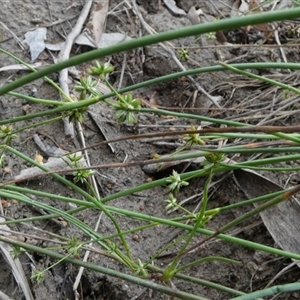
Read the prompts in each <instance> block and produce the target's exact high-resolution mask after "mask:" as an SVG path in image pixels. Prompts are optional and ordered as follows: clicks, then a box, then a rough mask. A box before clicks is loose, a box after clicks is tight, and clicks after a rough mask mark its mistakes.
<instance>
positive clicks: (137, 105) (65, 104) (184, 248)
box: [0, 8, 300, 299]
mask: <svg viewBox="0 0 300 300" xmlns="http://www.w3.org/2000/svg"><path fill="white" fill-rule="evenodd" d="M299 13H300V9H299V8H297V9H294V10H287V11H284V12H271V13H265V14H257V15H252V16H247V17H243V18H232V19H230V20H220V21H215V22H212V23H209V24H201V25H197V26H193V27H189V28H184V29H180V30H176V31H172V32H166V33H161V34H158V35H156V36H149V37H144V38H141V39H137V40H133V41H130V42H124V43H121V44H119V45H116V46H113V47H110V48H106V49H103V50H95V51H92V52H90V53H85V54H82V55H79V56H76V57H73V58H71V59H69V60H68V61H65V62H61V63H59V64H56V65H53V66H50V67H47V68H45V69H43V70H40V71H35V70H32V71H33V72H32V73H31V74H30V75H27V76H24V77H22V78H20V79H18V80H16V81H14V82H12V83H9V84H7V85H5V86H3V87H1V88H0V96H1V95H2V96H3V95H12V96H14V97H19V98H21V99H25V100H26V101H28V102H33V103H38V104H40V105H45V106H48V105H49V104H50V105H52V106H54V108H53V109H45V110H43V111H41V112H39V113H34V114H28V115H26V116H15V117H14V118H12V119H9V120H1V121H0V125H1V127H0V139H1V144H0V151H1V152H0V166H1V167H2V168H3V167H4V166H5V154H6V153H7V152H9V153H11V154H13V155H15V156H18V157H19V158H20V159H22V160H24V161H25V162H26V163H28V164H30V165H32V166H36V167H38V168H40V169H41V170H43V171H44V172H45V174H46V173H47V172H49V171H50V170H49V169H47V168H46V167H45V166H43V165H41V164H40V163H38V162H36V161H34V160H33V159H31V158H30V157H28V156H26V155H25V154H23V153H21V152H20V151H18V150H17V148H16V147H13V146H12V141H13V139H14V138H15V137H16V136H17V135H18V134H20V133H21V132H22V131H23V130H26V129H29V128H33V127H39V126H41V125H42V124H45V123H51V122H54V121H57V120H60V119H62V118H65V117H68V118H69V120H70V122H80V123H81V122H83V121H84V118H85V114H86V111H87V109H88V107H89V106H90V105H92V104H94V103H97V102H99V101H103V102H105V103H106V104H107V105H109V106H111V107H112V109H114V110H115V117H116V119H117V120H118V122H120V123H122V122H127V123H135V122H136V121H137V115H138V114H142V113H146V112H147V113H149V112H150V113H155V114H160V115H170V116H177V117H180V118H190V119H196V120H201V121H209V122H211V123H213V124H215V125H220V124H224V125H227V126H229V127H230V128H229V129H228V130H227V132H226V131H224V130H221V129H213V130H211V131H209V130H206V131H205V130H197V129H195V128H191V129H190V130H189V131H187V132H184V134H185V136H184V137H185V138H184V140H185V145H184V147H182V149H180V150H179V151H176V153H173V155H170V159H169V160H181V159H194V158H195V157H203V163H202V165H201V167H200V166H199V169H198V170H195V171H189V172H184V173H182V174H179V173H176V172H175V171H174V172H173V174H172V175H171V176H169V177H167V178H163V179H159V180H155V181H153V182H148V183H144V184H141V185H139V186H135V187H133V188H128V189H126V190H124V191H120V192H118V193H114V194H112V195H109V196H107V197H104V198H102V199H100V198H99V197H97V196H96V195H97V193H96V192H95V191H94V190H93V186H92V185H90V184H89V180H88V179H89V177H90V176H91V175H92V174H93V171H92V168H90V169H88V170H86V169H85V168H82V165H80V164H79V163H78V161H79V160H80V157H78V156H74V155H73V156H72V155H71V156H69V159H70V160H71V161H72V163H71V166H72V167H73V168H76V170H74V173H73V174H74V182H71V181H69V180H67V179H66V178H64V177H63V176H62V175H61V174H59V172H56V173H53V172H50V173H49V174H48V175H47V176H52V177H53V178H54V179H55V180H57V181H59V182H61V183H62V184H63V185H65V186H66V187H68V188H70V189H72V190H73V191H74V192H76V194H77V196H76V197H64V196H61V195H59V194H51V193H46V192H41V191H37V190H34V189H30V188H26V187H22V186H17V185H14V184H12V183H3V184H1V188H0V196H1V197H3V198H6V199H15V200H18V201H20V202H22V203H25V204H30V205H32V206H35V207H38V208H41V209H44V210H45V211H47V212H48V213H49V214H48V215H47V216H42V217H33V218H31V219H30V221H35V220H41V219H50V218H54V217H61V218H62V219H64V220H66V221H67V222H68V223H69V224H72V225H73V226H75V227H77V228H78V230H80V231H81V232H83V233H84V234H85V235H86V236H88V237H89V241H88V242H86V241H79V240H78V239H77V238H75V237H72V238H70V239H66V238H63V237H60V238H61V242H60V244H59V245H58V247H57V248H52V249H47V248H42V247H37V246H35V245H32V244H30V243H23V242H20V241H17V240H14V239H10V238H8V237H4V236H2V235H1V236H0V240H1V241H4V242H8V243H10V244H12V245H14V246H15V249H16V252H15V254H16V255H18V254H19V253H20V249H25V250H26V251H33V252H38V253H42V254H45V255H47V256H49V257H52V258H54V259H56V262H55V263H54V264H53V265H52V266H51V267H53V266H54V265H56V264H58V263H60V262H62V261H65V262H69V263H72V264H74V265H77V266H84V267H86V268H88V269H92V270H96V271H98V272H101V273H104V274H108V275H111V276H115V277H118V278H122V279H124V280H127V281H129V282H134V283H138V284H140V285H142V286H145V287H149V288H151V289H155V290H157V291H160V292H162V293H166V294H169V295H172V296H175V297H178V298H181V299H203V298H202V297H201V296H199V295H193V294H191V293H187V292H183V291H180V290H173V289H171V288H169V287H167V286H165V285H164V284H163V282H168V281H170V280H172V279H173V278H175V277H176V278H178V279H179V280H188V281H190V282H194V283H197V284H199V285H204V286H208V287H210V288H212V289H218V290H220V291H223V292H226V293H229V294H231V295H233V296H239V297H238V298H237V299H254V298H251V297H252V296H253V297H254V296H255V297H262V296H265V295H271V294H272V293H274V292H278V291H282V292H286V291H292V290H296V289H299V288H300V287H299V284H292V285H286V286H284V287H280V288H277V289H276V288H275V287H273V288H272V289H265V290H262V291H259V292H256V294H253V295H252V296H251V295H250V298H249V295H244V293H243V292H241V291H238V290H234V289H231V288H228V287H225V286H222V285H219V284H215V283H213V282H209V281H205V280H200V279H198V278H195V277H193V276H188V275H185V271H186V270H187V269H189V268H191V267H192V266H195V265H199V264H202V263H204V262H209V261H216V262H218V261H222V262H226V263H230V264H233V263H234V264H236V263H239V262H238V261H235V260H233V259H231V258H228V257H219V256H214V255H211V256H208V257H205V258H202V259H195V260H194V261H192V262H191V263H188V264H185V265H181V264H180V263H181V262H182V257H183V256H184V255H185V254H187V253H188V252H190V251H191V250H192V249H193V248H195V246H193V247H192V246H191V242H192V240H193V239H194V238H195V236H196V234H197V233H201V234H204V235H207V236H208V237H207V238H206V239H204V240H203V241H201V242H200V243H198V244H197V245H196V246H197V247H198V246H200V245H201V244H203V243H204V242H206V241H207V240H209V239H211V238H213V237H216V238H221V239H223V240H225V241H228V242H230V243H236V244H240V245H243V246H244V247H248V248H252V249H259V250H263V251H267V252H269V253H273V254H275V255H280V256H283V257H289V258H293V259H297V260H299V259H300V255H299V254H296V253H289V252H286V251H283V250H279V249H275V248H272V247H267V246H265V245H261V244H256V243H253V242H249V241H246V240H243V239H240V238H235V237H232V236H229V235H226V231H227V230H228V229H230V228H232V227H233V226H236V225H237V224H239V223H241V222H243V221H245V220H247V219H248V218H250V217H252V216H253V215H256V214H258V213H259V212H261V211H263V210H265V209H268V208H269V207H272V206H273V205H276V204H277V203H279V202H281V201H286V200H287V199H288V198H289V197H291V196H292V195H294V194H295V193H297V192H298V191H299V186H297V187H295V188H293V189H286V190H283V191H280V192H277V193H272V194H267V195H264V196H262V197H260V198H259V199H250V200H248V201H244V202H241V203H239V204H238V205H229V206H225V207H215V208H213V209H208V208H207V205H208V201H209V197H208V195H209V184H210V183H211V181H212V179H213V177H214V176H215V175H216V174H219V173H222V172H228V171H231V170H233V169H238V168H246V169H255V170H273V171H279V172H281V171H286V172H287V171H293V170H298V168H297V167H294V168H291V167H286V168H285V167H277V164H278V163H281V164H282V163H285V162H290V161H296V160H299V158H300V154H298V152H299V147H298V144H299V142H300V135H299V134H295V133H292V132H293V131H292V132H291V133H289V132H287V130H285V133H283V132H273V131H272V129H269V130H267V128H265V127H264V128H258V130H257V128H256V127H255V126H249V125H248V124H245V123H242V122H236V121H229V120H225V119H214V118H209V117H204V116H199V115H194V114H186V113H177V112H172V111H168V110H163V109H149V108H142V107H141V101H140V100H139V99H135V98H134V97H133V96H132V94H130V93H129V92H130V91H134V90H136V89H138V88H141V87H145V86H149V85H151V84H154V83H157V82H162V81H165V80H172V79H174V78H178V77H180V76H183V75H192V74H199V73H205V72H211V71H214V72H216V71H221V70H223V71H224V70H230V71H231V72H237V73H240V74H243V75H244V76H250V77H255V78H256V79H259V80H262V81H264V82H267V83H269V84H272V85H276V86H278V87H280V88H282V89H284V90H288V91H290V92H294V93H296V94H299V93H300V91H299V90H298V89H297V88H295V87H292V86H289V85H286V84H282V83H280V82H277V81H274V80H269V79H267V78H265V77H261V76H257V75H253V74H252V73H250V72H246V71H242V70H244V69H256V68H260V69H262V68H286V69H300V66H299V64H290V63H289V64H283V63H254V64H235V65H227V64H223V63H221V64H219V65H216V66H211V67H206V68H198V69H194V70H188V71H186V72H179V73H174V74H170V75H167V76H163V77H161V78H156V79H153V80H149V81H145V82H142V83H140V84H136V85H132V86H130V87H127V88H124V89H121V90H119V91H117V90H116V89H115V88H114V87H113V86H112V85H111V84H110V83H109V81H108V80H106V76H105V75H106V74H108V73H110V72H112V71H113V68H112V67H111V66H110V65H109V64H103V65H101V64H99V63H96V64H95V66H93V67H92V68H91V69H90V70H88V75H87V76H86V77H84V78H82V79H81V80H80V82H78V85H77V86H76V88H75V89H76V91H77V93H78V94H77V95H76V96H75V97H65V98H64V101H62V102H59V101H55V100H49V99H36V98H34V97H30V96H27V95H23V94H20V93H16V92H13V90H14V89H16V88H18V87H21V86H23V85H25V84H28V83H30V82H32V81H33V80H36V79H38V78H42V77H44V76H46V75H49V74H51V73H53V72H56V71H58V70H61V69H63V68H66V67H70V66H73V65H76V64H80V63H83V62H85V61H89V60H93V59H95V58H100V57H104V56H108V55H112V54H114V53H117V52H121V51H126V50H129V49H134V48H136V47H141V46H145V45H149V44H154V43H158V42H161V41H166V40H171V39H175V38H180V37H183V36H189V35H199V34H205V33H210V32H215V31H218V30H221V29H230V28H234V27H241V26H245V25H249V24H260V23H262V22H269V21H273V20H284V19H287V18H295V17H298V16H299ZM1 52H2V53H5V54H7V55H10V56H11V57H13V58H14V59H16V60H18V59H17V58H16V57H14V56H12V55H11V54H9V53H7V52H5V51H4V50H1ZM181 55H182V56H184V57H185V59H188V55H187V53H181ZM18 61H19V62H20V60H18ZM47 80H48V79H47ZM99 80H101V81H102V82H104V83H105V84H106V85H107V86H108V87H109V88H110V90H111V93H110V94H107V95H102V94H101V93H100V92H99V91H98V90H97V88H96V86H97V81H99ZM50 83H51V84H53V85H54V86H55V87H56V88H57V89H58V91H59V92H60V93H63V92H62V91H61V90H60V88H59V87H58V86H57V85H56V84H55V83H53V82H51V81H50ZM112 97H114V98H113V99H111V98H112ZM38 117H44V118H48V119H46V120H44V121H39V122H35V123H34V124H32V125H29V126H26V127H21V128H18V129H14V124H15V123H18V122H21V121H24V120H35V119H36V118H38ZM245 127H246V129H247V131H246V130H243V128H244V129H245ZM252 130H253V132H254V133H255V134H253V133H249V132H251V131H252ZM257 131H258V132H257ZM169 134H170V135H171V134H172V132H170V133H169ZM228 138H232V139H242V140H244V141H247V140H249V139H254V138H255V139H257V140H262V141H270V140H271V141H272V140H273V141H276V140H278V139H279V138H280V139H282V140H284V141H286V142H287V143H286V145H287V146H286V147H281V148H276V147H268V148H265V147H257V148H253V147H251V148H250V147H247V145H246V144H245V145H242V146H228V147H223V148H220V149H211V148H208V147H206V146H205V144H206V143H208V142H212V143H214V142H215V141H216V140H217V141H221V140H226V139H228ZM291 143H292V144H291ZM194 145H201V150H199V151H196V152H192V153H188V154H186V153H185V152H183V150H186V149H190V148H192V147H193V146H194ZM258 145H259V144H258ZM294 152H295V153H296V154H291V153H294ZM240 153H268V154H269V156H270V157H269V158H266V159H255V160H253V161H248V162H247V161H246V162H238V163H236V164H234V165H233V164H231V163H230V156H232V155H234V154H240ZM275 154H276V155H275ZM228 158H229V159H228ZM154 162H157V163H160V162H162V161H161V160H160V159H159V158H158V159H157V160H156V161H154ZM125 165H126V164H124V166H125ZM193 178H205V184H204V186H203V195H202V205H201V207H200V208H199V210H198V211H196V212H190V211H188V210H187V209H186V208H185V207H183V206H182V205H180V204H178V202H177V199H176V195H178V194H179V193H180V192H181V190H182V188H183V187H184V186H187V185H188V184H189V181H190V180H191V179H193ZM77 182H81V183H83V184H84V185H85V187H86V188H81V187H79V186H78V185H76V183H77ZM157 186H163V187H166V188H167V189H168V192H169V196H168V199H167V200H166V199H165V198H164V199H162V200H165V202H166V210H169V209H174V208H176V209H178V208H179V209H181V211H183V212H184V215H183V216H181V217H177V218H161V217H158V216H149V215H147V214H144V213H141V212H133V211H129V210H126V209H120V208H117V207H114V206H113V205H108V203H110V204H111V203H112V200H114V199H118V198H121V197H124V196H127V195H131V194H133V193H136V192H140V191H144V190H147V189H153V188H154V187H157ZM87 191H88V192H87ZM31 195H34V196H38V197H45V198H47V199H56V200H57V201H62V202H69V203H73V204H76V206H77V208H74V209H70V210H68V211H62V210H59V209H57V208H56V207H54V206H51V205H49V204H45V203H42V202H39V201H35V200H33V199H32V197H31ZM82 199H84V200H82ZM266 199H267V200H268V201H267V202H266V203H264V204H262V205H261V206H259V207H257V208H255V209H251V211H250V212H249V213H246V214H244V215H242V216H241V217H239V218H237V219H235V220H234V221H232V222H230V223H228V224H226V225H225V226H223V227H222V228H220V229H219V230H217V231H215V232H212V231H210V230H208V229H206V226H207V224H209V223H210V222H214V217H215V216H217V215H219V214H222V213H223V212H224V211H226V210H231V209H234V208H236V207H237V206H246V205H249V204H251V203H254V202H257V201H259V200H260V201H262V200H266ZM90 209H98V210H99V211H102V212H103V213H104V214H105V215H106V216H107V217H108V218H109V219H110V221H111V222H112V224H113V225H114V228H115V232H114V233H113V234H110V235H103V234H100V233H99V232H97V231H95V230H94V229H92V228H91V227H90V226H88V225H87V224H85V223H84V222H82V221H81V220H79V219H78V218H76V216H75V213H76V212H79V211H83V210H90ZM116 215H121V216H123V217H124V218H128V219H138V220H140V221H141V222H142V224H144V225H140V226H139V227H136V228H132V229H129V230H123V229H122V226H121V224H119V222H118V220H117V218H116V217H115V216H116ZM187 220H189V225H187V224H186V223H185V221H187ZM26 221H27V220H26V219H22V220H12V221H7V222H5V223H6V224H14V223H20V222H23V223H24V222H26ZM158 225H160V226H171V227H174V228H181V229H183V230H184V233H183V234H182V235H181V236H180V237H179V238H178V239H177V240H175V241H172V242H171V243H169V244H167V245H165V246H164V247H162V248H161V249H159V250H158V251H157V253H155V254H154V255H153V257H152V258H151V259H149V260H148V261H144V260H142V259H141V258H140V257H136V256H134V255H133V254H132V251H131V248H130V243H129V242H128V235H129V234H132V233H137V234H138V233H139V232H140V231H142V230H144V229H146V228H151V227H156V226H158ZM90 241H93V242H94V243H95V244H97V245H98V246H99V247H100V248H101V251H102V254H103V255H105V256H107V257H109V258H111V259H113V260H115V261H117V262H119V263H121V264H123V265H124V266H126V267H127V271H126V272H120V271H116V270H113V269H110V268H104V267H102V266H99V265H96V264H93V263H87V262H83V261H81V260H79V259H78V256H79V255H80V253H81V252H82V251H83V250H92V249H91V248H90V247H89V243H90ZM175 248H176V249H177V252H176V253H175V254H174V255H173V256H172V260H171V262H170V263H169V264H168V265H167V266H166V267H164V268H163V269H162V268H159V267H157V266H156V265H155V258H157V257H158V256H160V255H163V254H164V253H165V252H166V251H167V250H170V249H175ZM178 248H179V250H178ZM46 271H47V270H36V271H35V273H34V274H33V279H35V280H37V281H41V280H42V279H43V278H44V275H45V272H46ZM153 278H155V279H157V281H158V283H154V282H153V281H152V279H153ZM247 297H248V298H247Z"/></svg>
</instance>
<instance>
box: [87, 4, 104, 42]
mask: <svg viewBox="0 0 300 300" xmlns="http://www.w3.org/2000/svg"><path fill="white" fill-rule="evenodd" d="M108 6H109V0H95V3H94V5H93V9H92V11H91V15H90V19H89V22H88V24H87V25H86V28H87V29H88V31H89V33H90V34H91V37H92V39H93V41H94V43H95V45H98V44H99V41H100V38H101V35H102V33H103V32H104V31H105V27H106V17H107V13H108Z"/></svg>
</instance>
